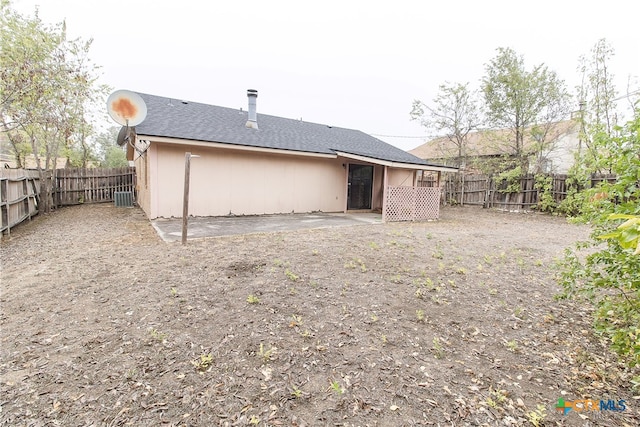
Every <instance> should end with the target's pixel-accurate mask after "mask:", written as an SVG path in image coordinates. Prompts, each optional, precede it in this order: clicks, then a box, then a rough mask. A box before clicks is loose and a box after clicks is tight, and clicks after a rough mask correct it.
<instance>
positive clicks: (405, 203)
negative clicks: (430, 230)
mask: <svg viewBox="0 0 640 427" xmlns="http://www.w3.org/2000/svg"><path fill="white" fill-rule="evenodd" d="M385 194H386V209H385V216H384V220H385V221H389V222H394V221H422V220H428V219H437V218H438V216H439V215H440V188H437V187H387V191H386V192H385Z"/></svg>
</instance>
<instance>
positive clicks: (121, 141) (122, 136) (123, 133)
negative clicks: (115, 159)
mask: <svg viewBox="0 0 640 427" xmlns="http://www.w3.org/2000/svg"><path fill="white" fill-rule="evenodd" d="M128 134H129V129H128V128H127V127H126V126H122V127H121V128H120V132H118V139H117V140H116V142H117V143H118V145H119V146H120V147H122V146H123V145H125V144H126V143H127V141H128V140H129V138H128V137H129V135H128Z"/></svg>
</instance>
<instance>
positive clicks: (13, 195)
mask: <svg viewBox="0 0 640 427" xmlns="http://www.w3.org/2000/svg"><path fill="white" fill-rule="evenodd" d="M46 176H47V179H50V180H52V181H53V200H54V207H59V206H69V205H78V204H82V203H102V202H113V201H114V193H115V192H121V191H125V192H126V191H130V192H131V193H132V194H134V195H135V184H136V175H135V168H133V167H126V168H112V169H106V168H91V169H81V168H77V169H56V170H55V171H47V173H46ZM39 202H40V175H39V173H38V171H37V170H33V169H0V215H1V222H0V232H1V233H4V234H9V233H10V232H11V228H12V227H14V226H16V225H17V224H20V223H21V222H22V221H25V220H27V219H31V217H33V216H34V215H36V214H38V212H39V209H38V208H39V206H38V205H39Z"/></svg>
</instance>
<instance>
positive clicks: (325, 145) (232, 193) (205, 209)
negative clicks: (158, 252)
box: [128, 90, 455, 219]
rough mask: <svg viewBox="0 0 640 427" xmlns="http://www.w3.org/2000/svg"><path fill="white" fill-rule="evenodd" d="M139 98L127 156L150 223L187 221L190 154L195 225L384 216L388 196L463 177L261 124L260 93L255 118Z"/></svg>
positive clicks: (343, 138) (375, 143)
mask: <svg viewBox="0 0 640 427" xmlns="http://www.w3.org/2000/svg"><path fill="white" fill-rule="evenodd" d="M139 95H140V96H141V97H142V99H143V100H144V102H145V104H146V108H147V117H146V119H145V120H144V121H143V122H142V123H140V124H139V125H137V126H136V127H135V132H134V134H133V135H132V138H131V141H133V142H132V143H131V144H130V147H129V152H128V156H129V159H130V160H134V161H135V164H136V170H137V187H138V188H137V194H138V195H137V197H138V199H137V200H138V204H139V205H140V206H141V207H142V209H143V210H144V211H145V212H146V214H147V215H148V216H149V218H151V219H153V218H159V217H165V218H169V217H181V216H182V205H183V191H184V179H185V153H187V152H188V153H191V154H192V155H193V156H198V157H194V158H192V160H191V162H190V177H191V178H190V191H189V192H190V198H189V214H190V215H194V216H225V215H261V214H277V213H292V212H294V213H298V212H314V211H322V212H349V211H384V210H385V208H386V202H387V198H386V195H387V193H386V189H387V188H389V187H396V186H399V187H414V186H415V184H416V177H417V172H418V171H432V172H434V173H440V172H441V171H451V170H455V169H454V168H447V167H443V166H438V165H431V164H429V163H427V162H425V161H424V160H421V159H420V158H418V157H416V156H413V155H412V154H409V153H407V152H405V151H403V150H400V149H398V148H396V147H393V146H391V145H389V144H387V143H385V142H383V141H380V140H378V139H376V138H374V137H372V136H370V135H367V134H365V133H363V132H360V131H357V130H352V129H345V128H337V127H332V126H326V125H321V124H317V123H309V122H303V121H301V120H294V119H286V118H281V117H275V116H269V115H263V114H260V115H258V114H257V111H256V98H257V91H253V90H250V91H249V92H248V105H249V110H248V111H244V110H242V109H240V110H237V109H231V108H224V107H218V106H212V105H206V104H201V103H194V102H187V101H178V100H175V99H169V98H165V97H159V96H154V95H148V94H139ZM436 191H438V194H437V197H438V198H439V189H437V190H436V189H434V194H435V192H436Z"/></svg>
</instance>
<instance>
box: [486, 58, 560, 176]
mask: <svg viewBox="0 0 640 427" xmlns="http://www.w3.org/2000/svg"><path fill="white" fill-rule="evenodd" d="M485 70H486V75H485V76H484V77H483V78H482V91H483V93H484V100H485V108H486V115H487V119H488V123H489V125H490V126H492V127H493V128H495V129H509V130H510V131H511V135H510V137H509V138H508V139H507V140H505V141H497V142H496V144H497V146H498V148H499V149H500V150H501V151H502V152H503V153H504V154H505V155H508V156H510V157H512V158H513V159H514V160H515V164H514V165H513V166H520V167H521V169H522V170H523V171H524V172H526V171H527V170H528V169H529V157H530V156H539V153H540V152H541V151H543V150H545V149H547V141H545V140H544V138H543V137H544V136H545V135H546V133H545V132H544V129H545V128H548V127H549V126H551V125H552V124H553V123H555V122H558V121H560V120H562V119H563V118H565V117H566V115H567V114H568V113H569V111H570V100H571V97H570V95H569V93H568V91H567V89H566V85H565V83H564V81H563V80H561V79H560V78H558V76H557V74H556V73H555V72H554V71H550V70H549V69H548V67H547V66H545V65H544V64H540V65H537V66H535V67H533V69H532V70H531V71H527V70H526V69H525V65H524V58H523V57H522V56H518V55H517V54H516V52H515V51H514V50H513V49H510V48H498V55H497V56H496V57H495V58H493V59H492V60H491V61H490V62H489V63H488V64H487V65H486V67H485ZM532 130H533V132H534V134H533V135H531V136H532V137H533V138H534V140H536V142H537V143H536V144H533V145H531V146H525V136H527V132H531V131H532Z"/></svg>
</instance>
